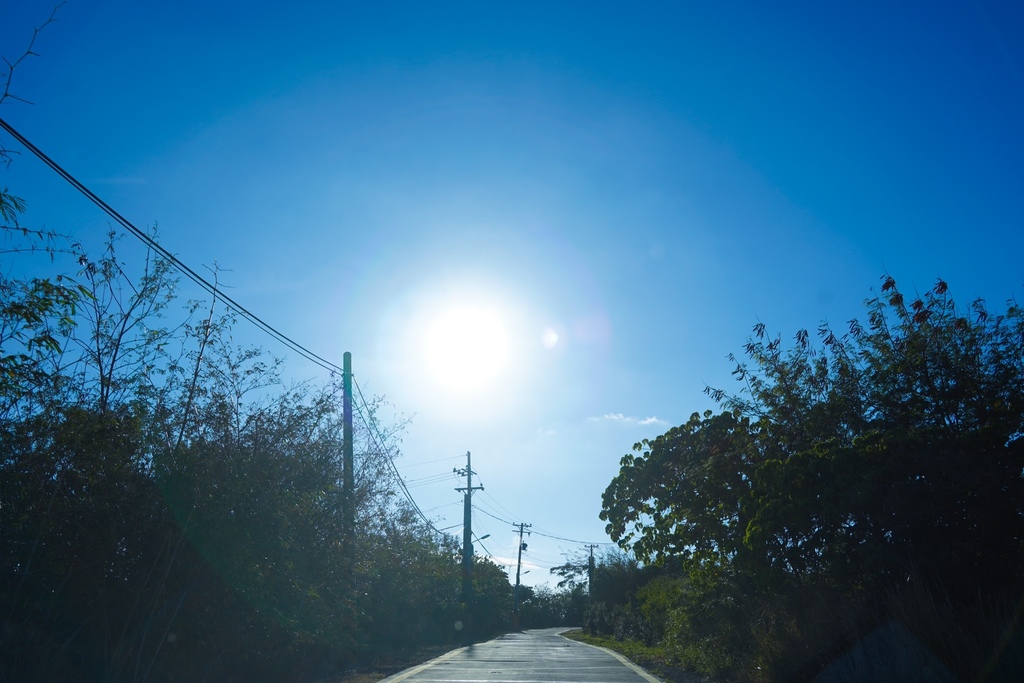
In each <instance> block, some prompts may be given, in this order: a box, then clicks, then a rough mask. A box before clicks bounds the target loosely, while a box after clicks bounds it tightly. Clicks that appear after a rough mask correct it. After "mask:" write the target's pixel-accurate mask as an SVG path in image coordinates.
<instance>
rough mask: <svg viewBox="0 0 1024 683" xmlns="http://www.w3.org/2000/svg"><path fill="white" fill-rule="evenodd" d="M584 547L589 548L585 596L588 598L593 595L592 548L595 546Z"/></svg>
mask: <svg viewBox="0 0 1024 683" xmlns="http://www.w3.org/2000/svg"><path fill="white" fill-rule="evenodd" d="M585 547H587V548H590V561H589V562H587V596H588V597H589V596H592V595H593V594H594V548H596V547H597V546H596V545H594V544H590V545H588V546H585Z"/></svg>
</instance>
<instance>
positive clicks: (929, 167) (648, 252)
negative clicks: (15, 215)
mask: <svg viewBox="0 0 1024 683" xmlns="http://www.w3.org/2000/svg"><path fill="white" fill-rule="evenodd" d="M11 5H16V7H14V8H12V7H11ZM210 5H216V6H214V7H211V6H210ZM51 7H52V3H47V2H42V1H40V0H19V1H18V2H16V3H15V2H10V1H8V2H5V3H4V4H3V6H2V7H0V53H2V54H3V55H5V56H8V57H11V56H16V55H17V54H19V53H20V51H21V50H22V49H23V47H24V45H25V44H26V42H27V40H28V38H29V36H30V34H31V29H32V27H33V26H34V25H38V24H39V23H41V22H42V21H43V20H45V18H46V16H47V15H48V14H49V12H50V9H51ZM57 16H58V22H57V23H55V24H53V25H51V26H49V27H48V28H47V29H46V30H45V31H44V32H43V33H42V34H41V35H40V37H39V39H38V42H37V44H36V52H37V53H39V56H38V57H35V58H33V59H31V60H29V61H27V62H25V63H24V64H23V66H22V67H21V68H19V70H18V72H17V73H16V78H15V83H14V86H15V87H14V91H15V92H16V94H18V95H19V96H21V97H23V98H25V99H27V100H30V101H32V102H33V103H34V104H33V105H31V106H29V105H25V104H20V103H16V102H7V103H5V104H4V106H3V107H0V116H3V117H4V118H5V119H6V120H8V121H9V122H10V123H11V124H12V125H14V126H15V127H16V128H18V129H19V130H20V131H21V132H22V133H23V134H24V135H26V136H27V137H28V138H29V139H30V140H32V141H33V142H34V143H35V144H36V145H38V146H40V147H41V148H42V149H44V150H45V151H46V152H47V153H48V154H50V155H51V156H52V157H53V158H55V159H56V160H57V161H58V162H59V163H61V164H63V165H64V166H65V167H66V168H67V169H68V170H69V171H71V172H72V173H73V174H75V175H76V176H77V177H78V178H79V179H81V180H82V181H83V182H85V183H86V184H87V185H89V186H90V187H91V188H92V189H93V190H94V191H95V192H96V193H97V194H99V195H100V196H101V197H103V198H104V199H105V200H106V201H108V202H109V203H110V204H112V205H113V206H114V207H115V208H117V209H118V210H119V211H120V212H121V213H122V214H124V215H125V216H127V217H129V218H130V219H131V220H133V221H134V222H135V223H136V224H137V225H140V226H149V225H152V224H154V223H159V226H160V241H161V243H162V244H163V245H164V246H165V247H166V248H167V249H169V250H170V251H172V252H174V253H175V254H177V255H178V256H179V257H180V258H181V259H182V260H184V261H185V262H186V263H189V264H190V265H192V266H193V267H196V268H198V267H202V266H203V265H212V264H213V263H217V264H219V265H220V266H221V267H222V268H224V269H227V271H228V272H225V273H224V274H223V275H222V278H221V279H222V281H223V282H225V283H226V284H228V285H230V286H231V287H232V289H231V295H232V296H233V297H234V298H236V300H238V301H240V302H242V303H243V304H244V305H246V306H247V307H249V308H250V309H251V310H253V311H254V312H256V313H257V314H258V315H260V316H261V317H262V318H264V319H265V320H267V321H268V322H270V323H271V324H272V325H274V326H275V327H277V328H278V329H280V330H281V331H283V332H285V333H286V334H288V335H289V336H291V337H292V338H294V339H296V340H298V341H300V342H301V343H302V344H304V345H306V346H307V347H309V348H311V349H312V350H313V351H315V352H317V353H319V354H320V355H322V356H325V357H327V358H330V359H332V360H335V361H336V362H339V363H340V358H341V354H342V352H343V351H351V352H352V353H353V356H354V366H355V371H356V375H357V378H358V379H359V381H360V383H361V385H362V386H363V388H364V390H367V391H369V392H372V393H375V394H383V395H385V396H386V397H387V398H388V400H389V401H390V403H391V407H390V408H389V410H390V411H392V412H393V413H395V414H397V415H405V416H413V417H414V419H413V421H412V423H411V424H410V426H409V427H408V429H407V430H406V433H405V437H404V440H403V442H402V452H403V454H402V457H401V458H400V459H399V461H398V464H399V468H400V469H401V470H402V471H403V472H405V473H406V474H407V476H408V478H409V479H410V480H415V479H419V478H426V477H430V476H432V475H441V474H444V473H446V472H448V471H450V469H451V468H452V467H454V466H459V465H461V464H462V463H461V461H460V460H459V459H458V458H459V457H460V456H462V455H464V453H465V451H467V450H469V451H472V452H473V458H474V461H473V464H474V469H475V470H476V471H477V472H478V473H479V477H480V479H481V480H482V482H483V483H484V485H485V486H486V487H487V488H486V491H485V494H481V495H480V496H479V497H478V499H477V500H478V502H479V503H480V505H481V506H484V507H487V506H490V507H489V508H488V509H489V510H490V511H491V512H492V513H494V514H497V515H498V516H500V517H503V518H506V519H511V520H512V521H525V522H529V523H533V524H534V525H535V528H536V529H539V530H542V531H545V532H547V533H548V534H549V535H554V536H562V537H565V538H571V539H579V540H583V541H604V540H607V539H606V537H605V536H604V534H603V524H602V523H601V522H600V520H599V519H598V518H597V514H598V512H599V510H600V494H601V492H602V491H603V489H604V487H605V486H606V485H607V483H608V482H609V481H610V479H611V477H613V476H614V475H615V473H616V471H617V464H618V459H619V458H620V457H621V456H622V455H623V454H625V453H627V452H628V451H629V450H630V448H631V446H632V444H633V443H634V442H635V441H638V440H639V439H641V438H644V437H653V436H655V435H657V434H659V433H661V432H663V431H664V430H665V429H667V428H668V427H669V426H671V425H673V424H678V423H681V422H683V421H685V419H686V418H687V417H688V416H689V414H690V413H692V412H693V411H696V410H703V409H705V408H709V407H713V406H712V404H711V403H710V401H709V399H707V397H705V396H704V395H703V394H702V389H703V388H704V386H705V385H706V384H710V385H712V386H725V387H729V386H730V384H731V380H730V375H729V372H730V370H731V369H732V367H731V365H730V363H729V362H728V361H727V360H726V358H725V357H726V355H727V354H728V353H730V352H739V351H740V350H741V348H742V345H743V342H744V340H745V339H746V337H747V335H748V333H749V331H750V329H751V327H752V326H753V325H754V324H755V323H756V322H758V321H763V322H765V323H766V324H767V325H768V326H769V328H770V329H771V330H774V331H777V332H780V333H782V334H783V336H785V337H787V338H791V336H792V334H793V333H795V332H796V330H797V329H799V328H801V327H807V328H811V329H813V328H815V327H817V325H818V324H819V323H820V322H821V321H825V320H827V321H830V322H832V323H833V324H835V325H836V326H837V327H842V326H843V325H844V324H845V322H846V321H847V320H849V319H850V318H852V317H854V316H857V315H860V314H861V311H862V301H863V300H864V299H865V298H867V297H869V296H871V293H872V288H875V289H877V285H878V284H879V278H880V277H881V276H882V274H883V273H889V274H891V275H893V276H894V277H895V278H896V279H897V281H898V282H899V283H900V284H901V286H902V287H903V288H905V289H907V290H909V291H912V290H913V289H914V288H917V289H919V290H921V291H923V290H925V289H927V288H928V287H930V286H931V285H932V284H933V283H934V282H935V280H936V279H937V278H938V277H942V278H943V279H945V280H947V281H948V282H949V283H950V286H951V288H952V290H953V291H954V292H955V294H956V295H957V297H958V298H959V299H961V300H963V301H967V300H970V299H973V298H975V297H978V296H981V297H985V298H986V299H988V300H989V301H990V303H991V304H992V305H993V306H994V307H999V306H1000V305H1001V304H1002V302H1003V301H1004V300H1005V299H1007V298H1009V297H1011V296H1019V293H1020V287H1021V285H1022V284H1024V269H1022V267H1021V265H1020V261H1021V257H1020V255H1021V253H1022V247H1024V238H1022V234H1024V230H1022V224H1024V202H1022V197H1024V192H1022V181H1024V127H1022V126H1021V124H1020V122H1021V121H1024V43H1022V41H1021V38H1020V36H1022V35H1024V11H1022V10H1021V8H1020V7H1019V6H1018V5H1016V4H1015V3H994V2H969V1H967V0H964V1H961V2H947V1H942V0H940V1H938V2H929V3H924V2H921V3H902V4H901V6H900V7H894V6H892V4H891V3H863V2H862V3H810V2H807V3H772V4H771V6H770V7H769V6H768V5H767V4H765V3H735V2H722V3H686V2H678V3H644V4H640V5H635V6H629V7H627V6H626V5H624V4H622V3H600V2H587V3H582V2H579V3H527V2H522V3H505V4H496V3H440V2H434V3H388V4H384V3H344V2H306V1H303V0H297V1H294V2H290V3H280V4H277V3H261V2H249V3H244V4H243V3H233V2H221V3H206V2H193V1H189V2H180V1H179V2H174V3H164V4H163V5H153V6H150V3H135V2H127V1H126V0H106V1H103V0H100V1H97V2H84V1H76V0H71V2H69V3H68V4H67V5H65V6H63V7H62V8H61V9H60V10H59V12H58V15H57ZM0 174H2V175H0V185H2V186H5V187H8V188H9V189H10V190H12V191H13V192H14V193H15V194H19V195H21V196H23V197H24V198H25V199H26V200H27V201H28V203H29V213H28V215H27V216H26V223H28V224H31V225H35V226H40V227H42V226H45V227H48V228H51V229H58V230H62V231H65V232H69V233H71V234H73V235H75V236H76V237H77V238H79V239H81V240H83V241H84V242H85V243H87V244H95V243H97V242H98V241H99V240H100V239H101V238H102V236H103V234H104V233H105V232H106V230H107V228H108V223H109V221H108V219H106V217H105V216H103V215H102V214H100V213H99V212H98V211H97V210H96V209H95V208H93V207H91V205H88V204H87V203H86V202H85V201H84V200H83V199H81V198H80V197H78V196H77V195H76V194H75V193H74V192H73V191H72V190H71V189H70V188H69V187H68V186H66V185H64V184H63V183H62V181H60V180H59V179H58V178H56V177H55V176H53V175H52V173H50V172H49V171H47V170H46V169H44V168H43V167H42V165H41V164H39V163H37V162H36V161H35V160H34V159H31V158H28V157H26V156H23V157H22V158H19V159H16V160H15V162H14V163H13V164H12V165H11V167H10V168H9V169H7V170H5V171H0ZM452 311H456V312H458V311H470V312H476V313H477V314H481V313H483V314H486V315H487V316H490V317H491V319H493V320H496V321H497V323H496V324H497V325H498V326H499V327H500V328H501V330H502V332H501V335H502V339H503V342H502V344H503V346H504V348H505V351H506V355H505V357H504V361H503V362H500V361H501V359H496V360H494V359H492V360H490V361H487V360H485V361H481V362H485V363H489V362H493V363H494V364H495V367H493V368H490V369H488V370H486V372H484V371H481V372H482V374H483V375H486V377H485V378H484V380H482V381H481V382H480V383H479V384H478V385H477V386H474V387H471V388H469V389H467V388H465V387H461V386H455V385H454V384H453V383H452V382H451V381H450V380H451V379H452V377H454V376H456V375H457V374H458V373H459V372H460V370H459V369H458V368H457V367H454V364H456V363H457V362H458V360H457V359H456V360H447V361H444V363H447V364H449V365H447V366H444V367H438V365H439V363H436V362H433V361H432V360H431V361H430V362H428V354H427V352H426V351H425V349H426V348H428V347H427V346H425V344H426V343H427V341H428V340H429V339H430V338H431V334H433V332H432V330H434V327H435V326H436V324H437V321H438V320H439V319H440V320H444V319H446V318H445V316H446V315H448V314H449V313H450V312H452ZM240 335H243V336H245V335H249V336H248V337H247V339H248V340H249V341H252V342H253V343H257V344H261V345H264V346H266V347H267V348H268V349H269V350H271V351H275V352H278V353H282V352H283V350H281V349H278V348H275V347H274V346H273V343H272V342H270V340H267V339H264V338H261V337H259V336H258V335H257V334H256V333H255V332H252V331H251V330H250V331H242V330H240ZM435 355H436V353H435ZM287 371H288V373H289V377H290V378H291V379H296V380H301V379H306V378H317V377H320V376H321V375H319V374H318V370H317V369H316V368H315V367H312V366H308V365H306V364H304V363H303V362H302V361H301V360H300V359H297V358H292V359H290V361H289V364H288V370H287ZM455 384H457V383H455ZM457 485H458V482H456V481H455V480H454V479H450V480H445V481H441V482H438V483H432V484H428V485H423V486H419V487H415V488H413V489H412V492H413V494H414V495H415V497H416V499H417V501H418V502H419V504H420V506H421V507H422V508H423V509H424V510H430V511H432V512H429V513H428V514H430V516H432V517H436V518H437V525H438V526H449V525H453V524H458V523H459V522H460V520H461V507H460V502H459V501H460V497H459V494H457V493H456V492H455V491H454V490H453V488H454V487H455V486H457ZM477 525H478V529H477V531H478V533H479V534H481V535H482V534H483V533H491V534H492V537H491V538H490V539H488V540H486V541H484V546H485V547H487V548H489V549H490V551H491V552H492V553H493V554H494V555H495V556H497V557H499V560H500V561H505V559H503V558H509V557H512V556H513V554H514V548H515V543H514V541H513V539H512V535H511V530H510V529H509V528H508V527H507V526H505V525H503V524H501V523H500V522H498V521H497V520H495V519H493V518H488V517H487V516H486V515H480V516H478V518H477ZM577 549H578V546H577V545H574V544H572V543H566V542H563V541H556V540H554V539H550V538H546V537H540V536H535V537H534V538H533V539H532V542H531V545H530V552H529V553H528V554H527V557H526V558H525V559H526V560H527V561H528V562H529V563H530V564H529V565H528V566H533V565H535V568H534V569H533V570H532V571H531V574H530V575H529V576H527V577H526V579H527V581H528V582H531V583H532V582H536V581H540V580H545V579H546V578H547V572H546V567H548V566H551V565H553V564H557V563H559V562H560V561H561V560H562V553H564V552H573V551H576V550H577Z"/></svg>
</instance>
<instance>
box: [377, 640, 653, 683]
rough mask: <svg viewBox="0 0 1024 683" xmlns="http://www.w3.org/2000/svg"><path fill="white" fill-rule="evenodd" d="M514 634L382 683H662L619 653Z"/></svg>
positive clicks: (451, 654)
mask: <svg viewBox="0 0 1024 683" xmlns="http://www.w3.org/2000/svg"><path fill="white" fill-rule="evenodd" d="M565 630H567V629H564V628H552V629H538V630H534V631H526V632H524V633H510V634H508V635H504V636H501V637H499V638H495V639H494V640H490V641H487V642H486V643H480V644H477V645H470V646H468V647H464V648H460V649H458V650H453V651H452V652H449V653H448V654H446V655H442V656H441V657H438V658H437V659H434V660H431V661H429V662H427V663H426V664H421V665H420V666H416V667H413V668H411V669H406V670H405V671H403V672H401V673H398V674H395V675H394V676H391V677H390V678H387V679H385V682H382V683H575V682H578V683H659V681H658V679H656V678H654V677H653V676H651V675H650V674H649V673H647V672H646V671H644V670H643V669H641V668H640V667H638V666H635V665H634V664H632V663H630V662H629V661H627V660H626V659H624V658H622V657H620V656H619V655H617V654H613V653H611V652H608V651H607V650H603V649H601V648H597V647H591V646H590V645H584V644H583V643H577V642H575V641H572V640H568V639H566V638H563V637H561V636H560V635H558V634H559V633H560V632H562V631H565Z"/></svg>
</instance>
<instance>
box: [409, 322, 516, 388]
mask: <svg viewBox="0 0 1024 683" xmlns="http://www.w3.org/2000/svg"><path fill="white" fill-rule="evenodd" d="M425 341H426V348H425V351H426V362H427V364H428V366H429V367H430V369H431V373H430V374H431V375H433V377H434V378H435V379H436V380H437V381H438V382H439V383H440V384H441V385H442V386H444V387H447V388H449V389H453V390H456V391H459V392H469V391H474V390H477V389H480V388H483V387H484V386H486V385H487V384H488V383H489V382H490V381H491V380H492V379H494V378H495V377H496V376H497V375H498V374H499V373H500V372H501V371H502V370H503V369H504V368H505V365H506V363H507V362H508V356H509V340H508V334H507V333H506V331H505V327H504V325H503V324H502V321H501V318H500V316H499V315H498V314H497V312H495V311H494V310H491V309H488V308H481V307H473V306H464V307H458V308H451V309H449V310H447V311H445V312H444V313H442V314H441V316H440V317H438V318H436V319H434V320H433V322H432V323H430V325H429V327H428V329H427V334H426V340H425Z"/></svg>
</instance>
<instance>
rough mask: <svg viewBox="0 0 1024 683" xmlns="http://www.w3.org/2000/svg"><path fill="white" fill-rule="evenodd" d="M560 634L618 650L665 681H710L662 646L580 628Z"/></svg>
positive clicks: (689, 682) (682, 682) (671, 682)
mask: <svg viewBox="0 0 1024 683" xmlns="http://www.w3.org/2000/svg"><path fill="white" fill-rule="evenodd" d="M562 635H563V636H565V637H566V638H571V639H572V640H576V641H579V642H581V643H586V644H587V645H597V646H598V647H604V648H607V649H609V650H612V651H613V652H618V653H619V654H620V655H622V656H623V657H625V658H626V659H628V660H629V661H631V662H633V663H634V664H636V665H637V666H640V667H642V668H644V669H646V670H647V671H649V672H650V673H652V674H654V675H655V676H657V677H658V678H660V679H661V680H663V681H666V682H667V683H712V681H711V679H710V678H706V677H704V676H701V675H700V674H698V673H695V672H693V671H688V670H686V669H683V668H682V667H680V666H678V665H677V664H675V663H674V662H673V659H672V657H671V656H670V655H669V653H668V650H667V649H666V648H664V647H651V646H649V645H644V644H643V643H641V642H640V641H638V640H616V639H615V638H610V637H606V636H590V635H587V634H585V633H584V632H583V631H582V630H581V629H573V630H572V631H565V632H564V633H562Z"/></svg>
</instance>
